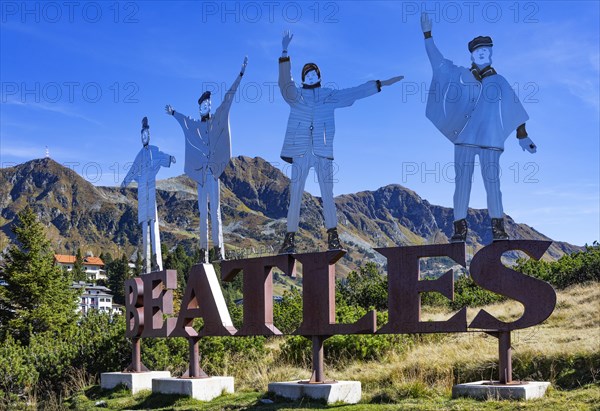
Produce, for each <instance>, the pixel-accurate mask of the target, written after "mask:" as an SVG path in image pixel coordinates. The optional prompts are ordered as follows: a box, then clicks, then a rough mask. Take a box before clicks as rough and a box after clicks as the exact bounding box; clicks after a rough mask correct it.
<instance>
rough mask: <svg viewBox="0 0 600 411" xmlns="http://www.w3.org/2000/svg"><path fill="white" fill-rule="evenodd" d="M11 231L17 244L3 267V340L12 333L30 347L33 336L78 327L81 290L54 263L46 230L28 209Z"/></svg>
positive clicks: (0, 303)
mask: <svg viewBox="0 0 600 411" xmlns="http://www.w3.org/2000/svg"><path fill="white" fill-rule="evenodd" d="M12 231H13V233H14V234H15V237H16V242H15V244H13V245H11V246H10V247H9V248H8V250H7V251H6V252H5V254H4V266H3V267H2V277H3V279H4V281H5V282H6V286H4V287H0V338H4V337H6V335H7V334H10V335H12V336H13V337H14V338H15V339H18V340H20V341H21V342H23V343H24V344H28V343H29V340H30V338H31V336H32V335H34V334H38V333H42V332H45V331H55V332H59V331H61V330H65V329H68V328H69V327H71V326H73V325H74V324H75V322H76V320H77V318H78V314H77V313H76V310H77V307H78V296H79V291H76V290H74V289H73V288H72V287H71V286H72V276H71V274H70V273H68V272H66V271H64V270H62V269H61V267H60V266H58V265H55V264H54V252H53V251H52V249H51V246H50V241H49V240H48V239H47V237H46V232H45V229H44V227H43V225H42V224H41V223H40V222H39V221H38V220H37V216H36V215H35V213H34V212H33V211H32V210H31V209H30V208H29V207H27V208H25V209H24V210H23V211H22V212H20V213H19V214H18V219H17V223H16V224H15V225H14V226H13V228H12Z"/></svg>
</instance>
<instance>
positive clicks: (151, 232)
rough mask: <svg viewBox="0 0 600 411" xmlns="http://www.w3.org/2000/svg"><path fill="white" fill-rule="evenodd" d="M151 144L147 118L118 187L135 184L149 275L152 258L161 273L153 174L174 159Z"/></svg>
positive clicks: (146, 267) (168, 165)
mask: <svg viewBox="0 0 600 411" xmlns="http://www.w3.org/2000/svg"><path fill="white" fill-rule="evenodd" d="M149 143H150V126H149V125H148V118H147V117H144V119H143V120H142V145H143V146H144V147H143V148H142V149H141V150H140V152H139V153H138V154H137V156H136V157H135V161H134V162H133V164H132V165H131V168H130V169H129V172H128V173H127V175H126V176H125V178H124V179H123V182H122V183H121V187H127V186H128V185H129V183H131V181H132V180H135V181H136V182H137V183H138V223H140V224H141V225H142V237H143V249H144V251H143V256H144V265H145V272H147V273H149V272H151V271H152V256H155V258H156V265H157V270H158V271H161V270H162V254H161V250H160V233H159V229H158V215H157V212H156V174H157V173H158V171H159V170H160V168H161V167H170V166H171V163H175V157H173V156H171V155H169V154H166V153H163V152H162V151H160V150H159V149H158V147H156V146H151V145H149Z"/></svg>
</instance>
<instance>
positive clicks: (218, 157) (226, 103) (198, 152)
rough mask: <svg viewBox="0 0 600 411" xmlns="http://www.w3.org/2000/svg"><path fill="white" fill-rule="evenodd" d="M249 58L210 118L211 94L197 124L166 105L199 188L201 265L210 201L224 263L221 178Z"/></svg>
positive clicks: (216, 242) (218, 252) (203, 101)
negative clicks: (235, 103) (182, 138)
mask: <svg viewBox="0 0 600 411" xmlns="http://www.w3.org/2000/svg"><path fill="white" fill-rule="evenodd" d="M247 64H248V58H247V57H246V58H244V63H243V64H242V68H241V70H240V74H239V76H238V77H237V78H236V79H235V81H234V82H233V84H232V85H231V88H230V89H229V90H228V91H227V93H226V94H225V97H224V99H223V102H222V103H221V105H220V106H219V108H217V110H216V111H215V114H214V115H213V116H211V114H210V108H211V93H210V91H206V92H204V93H203V94H202V95H201V96H200V98H199V99H198V105H199V110H200V120H194V119H192V118H191V117H186V116H184V115H183V114H181V113H179V112H176V111H175V110H174V109H173V107H171V106H170V105H167V106H166V107H165V110H166V112H167V114H170V115H172V116H173V117H174V118H175V119H176V120H177V121H178V122H179V124H180V125H181V128H182V129H183V134H184V136H185V166H184V171H185V174H187V175H188V176H189V177H190V178H191V179H192V180H194V181H195V182H196V183H197V184H198V211H199V212H200V255H201V261H200V262H202V263H207V262H208V202H209V201H210V216H211V231H212V240H213V247H214V251H215V255H216V259H217V260H221V259H223V257H224V256H225V250H224V247H223V226H222V222H221V204H220V203H221V199H220V195H221V193H220V187H219V177H220V176H221V174H223V171H224V170H225V167H226V166H227V164H228V163H229V160H230V159H231V133H230V130H229V109H230V108H231V103H232V102H233V96H234V95H235V92H236V90H237V88H238V86H239V85H240V82H241V80H242V76H243V75H244V72H245V70H246V65H247Z"/></svg>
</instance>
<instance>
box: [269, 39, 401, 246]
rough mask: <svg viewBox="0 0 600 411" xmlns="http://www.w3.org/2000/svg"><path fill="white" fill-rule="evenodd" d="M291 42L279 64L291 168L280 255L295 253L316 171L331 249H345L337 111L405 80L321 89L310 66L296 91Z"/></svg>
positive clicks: (287, 157) (285, 41)
mask: <svg viewBox="0 0 600 411" xmlns="http://www.w3.org/2000/svg"><path fill="white" fill-rule="evenodd" d="M292 38H293V35H292V34H291V33H290V32H289V31H286V32H285V33H284V34H283V40H282V48H283V51H282V54H281V57H280V58H279V89H280V91H281V95H282V96H283V99H284V100H285V101H286V103H288V104H289V105H290V116H289V119H288V123H287V130H286V133H285V139H284V141H283V148H282V150H281V158H282V159H283V160H284V161H286V162H288V163H291V164H292V165H293V166H292V176H291V183H290V184H291V186H290V205H289V208H288V215H287V233H286V235H285V239H284V241H283V245H282V246H281V249H280V250H279V253H280V254H291V253H294V252H295V251H296V246H295V233H296V231H298V224H299V219H300V203H301V201H302V193H303V192H304V184H305V182H306V177H307V176H308V172H309V171H310V169H311V168H314V169H315V172H316V175H317V179H318V181H319V187H320V189H321V198H322V200H323V215H324V217H325V228H326V229H327V246H328V249H330V250H335V249H341V248H342V244H341V242H340V239H339V235H338V231H337V216H336V210H335V203H334V201H333V138H334V135H335V122H334V111H335V110H336V109H338V108H342V107H349V106H351V105H352V104H354V102H355V101H356V100H359V99H361V98H365V97H369V96H372V95H373V94H376V93H378V92H380V91H381V88H382V87H383V86H389V85H391V84H394V83H396V82H397V81H400V80H402V79H403V78H404V77H403V76H398V77H393V78H391V79H389V80H383V81H379V80H371V81H367V82H366V83H364V84H361V85H359V86H356V87H351V88H347V89H339V90H338V89H332V88H325V87H321V71H320V70H319V67H318V66H317V65H316V64H315V63H307V64H305V65H304V67H302V84H301V85H297V84H296V83H295V82H294V79H293V78H292V73H291V62H290V57H289V56H288V48H289V45H290V42H291V41H292Z"/></svg>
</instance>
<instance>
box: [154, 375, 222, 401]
mask: <svg viewBox="0 0 600 411" xmlns="http://www.w3.org/2000/svg"><path fill="white" fill-rule="evenodd" d="M152 393H153V394H159V393H160V394H179V395H187V396H188V397H192V398H195V399H197V400H200V401H210V400H212V399H214V398H217V397H219V396H221V395H222V394H223V393H228V394H233V377H209V378H157V379H154V380H152Z"/></svg>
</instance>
